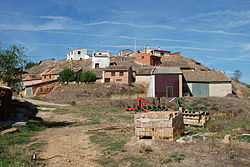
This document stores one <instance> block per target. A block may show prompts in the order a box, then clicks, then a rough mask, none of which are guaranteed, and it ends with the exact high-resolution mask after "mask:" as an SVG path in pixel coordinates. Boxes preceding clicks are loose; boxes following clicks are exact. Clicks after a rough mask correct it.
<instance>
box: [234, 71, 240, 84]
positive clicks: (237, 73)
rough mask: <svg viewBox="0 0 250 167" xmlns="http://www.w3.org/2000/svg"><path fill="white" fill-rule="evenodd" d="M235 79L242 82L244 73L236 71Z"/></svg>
mask: <svg viewBox="0 0 250 167" xmlns="http://www.w3.org/2000/svg"><path fill="white" fill-rule="evenodd" d="M233 75H234V76H233V79H235V80H236V81H237V82H239V81H240V78H241V77H242V72H241V71H240V70H235V71H234V73H233Z"/></svg>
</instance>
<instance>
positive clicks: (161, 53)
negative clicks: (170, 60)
mask: <svg viewBox="0 0 250 167" xmlns="http://www.w3.org/2000/svg"><path fill="white" fill-rule="evenodd" d="M138 53H145V54H151V55H154V56H166V55H169V54H170V53H171V52H170V51H168V50H162V49H160V48H159V49H152V48H149V47H148V46H146V47H145V48H144V49H141V50H138Z"/></svg>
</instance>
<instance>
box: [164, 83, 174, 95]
mask: <svg viewBox="0 0 250 167" xmlns="http://www.w3.org/2000/svg"><path fill="white" fill-rule="evenodd" d="M166 97H174V87H173V86H166Z"/></svg>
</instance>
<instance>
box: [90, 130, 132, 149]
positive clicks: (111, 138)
mask: <svg viewBox="0 0 250 167" xmlns="http://www.w3.org/2000/svg"><path fill="white" fill-rule="evenodd" d="M91 134H92V136H90V141H91V142H93V143H96V144H99V145H101V146H103V147H104V148H105V150H109V151H120V152H124V151H125V149H124V147H125V144H126V143H127V141H128V139H129V138H130V137H131V135H127V134H112V135H111V134H107V133H106V132H91Z"/></svg>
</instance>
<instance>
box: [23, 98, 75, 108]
mask: <svg viewBox="0 0 250 167" xmlns="http://www.w3.org/2000/svg"><path fill="white" fill-rule="evenodd" d="M18 99H19V98H18ZM19 100H21V101H23V100H25V101H27V102H30V103H33V104H35V105H46V106H62V107H66V106H70V105H69V104H57V103H51V102H46V101H41V100H34V99H26V98H24V99H19Z"/></svg>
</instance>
